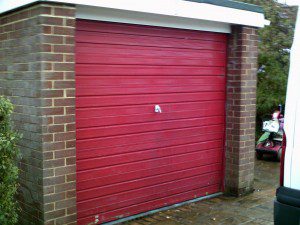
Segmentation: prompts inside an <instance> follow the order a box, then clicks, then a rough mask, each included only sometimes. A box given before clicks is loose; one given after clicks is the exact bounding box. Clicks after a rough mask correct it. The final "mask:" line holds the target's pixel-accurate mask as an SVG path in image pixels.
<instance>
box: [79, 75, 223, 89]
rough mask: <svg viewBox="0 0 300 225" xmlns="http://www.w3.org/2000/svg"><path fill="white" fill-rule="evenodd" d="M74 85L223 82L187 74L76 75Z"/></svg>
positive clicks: (201, 83)
mask: <svg viewBox="0 0 300 225" xmlns="http://www.w3.org/2000/svg"><path fill="white" fill-rule="evenodd" d="M76 82H77V84H76V85H80V86H95V85H98V86H99V87H100V88H101V87H105V86H109V87H115V86H123V85H136V86H137V87H139V86H143V85H145V86H149V85H170V86H174V85H178V84H182V85H185V86H187V85H208V84H214V85H218V84H224V85H225V77H224V76H189V75H185V74H184V75H181V76H180V75H178V76H169V77H168V76H142V77H139V76H117V75H116V76H87V75H78V74H77V76H76Z"/></svg>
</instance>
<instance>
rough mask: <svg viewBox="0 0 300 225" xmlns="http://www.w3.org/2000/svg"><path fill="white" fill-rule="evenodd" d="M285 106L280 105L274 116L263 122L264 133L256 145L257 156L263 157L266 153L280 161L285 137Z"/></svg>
mask: <svg viewBox="0 0 300 225" xmlns="http://www.w3.org/2000/svg"><path fill="white" fill-rule="evenodd" d="M283 125H284V117H283V107H282V105H279V106H278V110H276V111H275V112H274V113H273V114H272V118H271V119H269V120H266V121H264V122H263V126H262V128H263V131H264V134H263V135H262V136H261V137H260V138H259V140H258V141H257V145H256V148H255V150H256V157H257V158H258V159H262V158H263V156H264V154H268V155H273V156H274V157H275V158H276V159H277V160H278V161H280V158H281V155H282V139H283Z"/></svg>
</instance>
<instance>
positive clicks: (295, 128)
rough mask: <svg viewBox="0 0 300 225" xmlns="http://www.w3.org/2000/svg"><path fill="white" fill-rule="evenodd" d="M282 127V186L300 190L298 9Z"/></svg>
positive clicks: (299, 41) (299, 34)
mask: <svg viewBox="0 0 300 225" xmlns="http://www.w3.org/2000/svg"><path fill="white" fill-rule="evenodd" d="M284 127H285V132H286V136H287V148H286V157H285V167H284V186H286V187H289V188H294V189H298V190H300V11H298V17H297V22H296V29H295V37H294V43H293V46H292V49H291V59H290V72H289V80H288V89H287V97H286V110H285V125H284Z"/></svg>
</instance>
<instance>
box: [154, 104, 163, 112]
mask: <svg viewBox="0 0 300 225" xmlns="http://www.w3.org/2000/svg"><path fill="white" fill-rule="evenodd" d="M154 111H155V112H156V113H162V110H161V108H160V106H159V105H155V108H154Z"/></svg>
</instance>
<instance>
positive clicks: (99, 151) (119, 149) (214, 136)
mask: <svg viewBox="0 0 300 225" xmlns="http://www.w3.org/2000/svg"><path fill="white" fill-rule="evenodd" d="M223 137H224V134H223V133H221V132H218V133H206V134H198V133H195V134H194V135H190V136H184V137H183V138H177V139H166V140H162V141H160V142H159V143H157V142H156V141H155V140H154V141H152V142H151V141H149V142H143V143H140V144H132V143H127V144H126V145H121V146H109V147H102V148H101V147H96V148H90V149H83V150H80V151H78V152H77V159H78V160H81V159H89V158H95V157H102V156H109V155H116V154H120V153H129V152H135V151H143V150H148V149H154V148H165V147H169V146H176V145H183V144H192V143H198V142H205V141H212V140H213V141H216V140H221V139H223ZM80 174H82V173H80ZM85 176H88V177H90V174H89V173H85ZM95 176H96V175H95ZM101 176H103V175H101Z"/></svg>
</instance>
